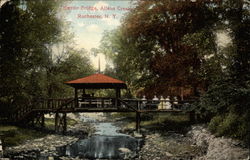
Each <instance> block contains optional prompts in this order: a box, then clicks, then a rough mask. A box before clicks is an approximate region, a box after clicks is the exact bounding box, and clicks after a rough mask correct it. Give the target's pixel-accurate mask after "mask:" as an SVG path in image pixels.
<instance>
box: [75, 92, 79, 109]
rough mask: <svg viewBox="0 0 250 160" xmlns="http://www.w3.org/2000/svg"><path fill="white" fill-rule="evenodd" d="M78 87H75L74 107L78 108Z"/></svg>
mask: <svg viewBox="0 0 250 160" xmlns="http://www.w3.org/2000/svg"><path fill="white" fill-rule="evenodd" d="M77 92H78V89H77V88H75V108H78V93H77Z"/></svg>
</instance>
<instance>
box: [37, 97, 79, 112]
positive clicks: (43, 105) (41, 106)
mask: <svg viewBox="0 0 250 160" xmlns="http://www.w3.org/2000/svg"><path fill="white" fill-rule="evenodd" d="M73 99H74V98H49V99H38V100H37V101H36V102H35V104H34V106H33V108H32V109H34V110H48V111H55V110H57V109H60V108H63V106H65V107H67V105H66V103H67V102H68V101H72V100H73ZM71 107H73V106H71Z"/></svg>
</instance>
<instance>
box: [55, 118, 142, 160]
mask: <svg viewBox="0 0 250 160" xmlns="http://www.w3.org/2000/svg"><path fill="white" fill-rule="evenodd" d="M81 120H82V121H85V122H88V123H92V124H93V125H94V126H95V128H96V132H95V133H94V135H93V136H91V137H89V138H87V139H80V140H78V141H77V142H75V143H74V144H71V145H67V146H63V147H60V148H57V151H58V153H59V156H67V157H79V158H88V159H123V158H125V157H126V156H128V155H129V157H130V158H133V157H136V156H137V153H138V152H139V150H140V147H141V145H142V139H136V138H134V137H131V136H129V135H126V134H123V133H119V132H117V131H118V130H119V127H117V126H115V125H114V124H113V123H109V122H97V121H95V119H93V118H87V117H84V116H81Z"/></svg>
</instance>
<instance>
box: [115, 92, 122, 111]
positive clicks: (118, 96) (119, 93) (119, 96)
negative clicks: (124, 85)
mask: <svg viewBox="0 0 250 160" xmlns="http://www.w3.org/2000/svg"><path fill="white" fill-rule="evenodd" d="M115 93H116V94H115V95H116V96H115V107H118V106H120V104H119V101H118V99H119V98H121V89H120V88H116V89H115Z"/></svg>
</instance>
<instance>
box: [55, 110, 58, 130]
mask: <svg viewBox="0 0 250 160" xmlns="http://www.w3.org/2000/svg"><path fill="white" fill-rule="evenodd" d="M58 119H59V113H58V112H56V114H55V131H56V132H58V130H59V129H58Z"/></svg>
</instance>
